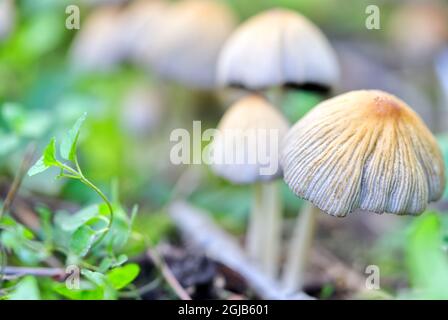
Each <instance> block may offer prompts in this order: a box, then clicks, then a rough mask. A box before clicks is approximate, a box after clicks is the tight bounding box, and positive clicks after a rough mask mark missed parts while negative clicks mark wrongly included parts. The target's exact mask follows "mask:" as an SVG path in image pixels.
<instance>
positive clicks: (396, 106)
mask: <svg viewBox="0 0 448 320" xmlns="http://www.w3.org/2000/svg"><path fill="white" fill-rule="evenodd" d="M282 165H283V170H284V179H285V181H286V183H287V184H288V186H289V187H290V188H291V189H292V190H293V192H294V193H295V194H296V195H298V196H300V197H302V198H304V199H307V200H309V201H311V202H312V203H313V204H314V205H316V206H317V207H318V208H320V209H321V210H323V211H325V212H327V213H329V214H331V215H334V216H339V217H344V216H345V215H347V214H348V213H350V212H352V211H354V210H355V209H358V208H359V209H363V210H367V211H372V212H376V213H384V212H387V213H395V214H400V215H401V214H410V215H417V214H420V213H422V212H423V211H424V210H425V208H426V206H427V204H428V202H430V201H436V200H438V199H439V198H440V197H441V195H442V193H443V190H444V185H445V176H444V170H445V169H444V164H443V159H442V155H441V151H440V149H439V147H438V145H437V143H436V141H435V138H434V137H433V135H432V134H431V132H430V131H429V130H428V128H427V127H426V126H425V124H424V123H423V121H422V120H421V119H420V117H419V116H418V115H417V114H416V113H415V112H414V111H413V110H412V109H411V108H410V107H409V106H408V105H406V103H404V102H403V101H401V100H400V99H398V98H397V97H395V96H393V95H390V94H388V93H385V92H382V91H376V90H369V91H364V90H361V91H352V92H349V93H346V94H343V95H340V96H337V97H335V98H333V99H330V100H326V101H324V102H322V103H321V104H319V105H318V106H316V107H315V108H314V109H313V110H312V111H310V112H309V113H308V114H307V115H306V116H305V117H304V118H302V119H301V120H300V121H299V122H297V123H296V124H295V125H294V126H293V127H292V128H291V130H290V131H289V132H288V134H287V136H286V137H285V144H284V146H283V151H282Z"/></svg>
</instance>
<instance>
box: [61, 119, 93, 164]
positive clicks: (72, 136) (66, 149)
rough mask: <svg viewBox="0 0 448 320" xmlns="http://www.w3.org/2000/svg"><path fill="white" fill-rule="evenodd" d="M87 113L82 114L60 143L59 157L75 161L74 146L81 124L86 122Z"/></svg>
mask: <svg viewBox="0 0 448 320" xmlns="http://www.w3.org/2000/svg"><path fill="white" fill-rule="evenodd" d="M86 116H87V113H84V114H83V115H82V116H81V117H80V118H79V119H78V120H77V121H76V123H75V125H74V126H73V127H72V128H71V129H70V131H69V132H67V134H66V135H65V137H64V139H63V140H62V143H61V157H62V158H64V159H66V160H70V161H75V158H76V144H77V142H78V137H79V129H80V128H81V126H82V124H83V122H84V121H85V120H86Z"/></svg>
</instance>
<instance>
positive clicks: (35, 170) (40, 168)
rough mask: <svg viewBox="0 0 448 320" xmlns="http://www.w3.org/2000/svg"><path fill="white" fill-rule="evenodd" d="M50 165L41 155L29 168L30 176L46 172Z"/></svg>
mask: <svg viewBox="0 0 448 320" xmlns="http://www.w3.org/2000/svg"><path fill="white" fill-rule="evenodd" d="M48 168H49V166H47V165H46V164H45V163H44V157H43V156H42V157H40V159H39V160H37V162H36V163H35V164H34V165H33V166H32V167H31V168H30V169H29V170H28V176H30V177H32V176H34V175H36V174H39V173H41V172H44V171H45V170H47V169H48Z"/></svg>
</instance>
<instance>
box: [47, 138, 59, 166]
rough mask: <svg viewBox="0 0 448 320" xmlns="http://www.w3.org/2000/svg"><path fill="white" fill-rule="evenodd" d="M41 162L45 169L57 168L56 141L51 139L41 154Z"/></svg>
mask: <svg viewBox="0 0 448 320" xmlns="http://www.w3.org/2000/svg"><path fill="white" fill-rule="evenodd" d="M43 162H44V164H45V165H46V166H47V167H51V166H59V161H58V160H57V159H56V139H55V138H51V140H50V143H49V144H48V145H47V146H46V148H45V150H44V153H43Z"/></svg>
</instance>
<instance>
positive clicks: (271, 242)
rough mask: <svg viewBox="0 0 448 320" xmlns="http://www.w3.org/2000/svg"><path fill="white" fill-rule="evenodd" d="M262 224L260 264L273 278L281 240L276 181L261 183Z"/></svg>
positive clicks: (279, 203) (277, 263) (280, 210)
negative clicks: (262, 202)
mask: <svg viewBox="0 0 448 320" xmlns="http://www.w3.org/2000/svg"><path fill="white" fill-rule="evenodd" d="M262 188H263V201H264V206H263V209H264V211H265V213H264V219H263V220H264V226H263V230H261V232H260V233H261V234H262V236H263V235H264V236H263V239H262V240H263V246H262V249H263V252H262V266H263V271H264V272H265V273H266V274H267V275H268V276H270V277H271V278H272V279H275V278H276V277H277V275H278V268H279V258H280V240H281V230H280V229H281V219H282V215H281V212H282V202H281V198H280V188H279V184H278V182H277V181H272V182H268V183H264V184H263V187H262Z"/></svg>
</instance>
